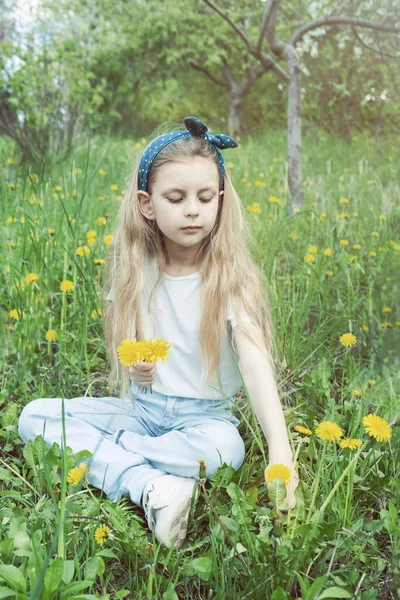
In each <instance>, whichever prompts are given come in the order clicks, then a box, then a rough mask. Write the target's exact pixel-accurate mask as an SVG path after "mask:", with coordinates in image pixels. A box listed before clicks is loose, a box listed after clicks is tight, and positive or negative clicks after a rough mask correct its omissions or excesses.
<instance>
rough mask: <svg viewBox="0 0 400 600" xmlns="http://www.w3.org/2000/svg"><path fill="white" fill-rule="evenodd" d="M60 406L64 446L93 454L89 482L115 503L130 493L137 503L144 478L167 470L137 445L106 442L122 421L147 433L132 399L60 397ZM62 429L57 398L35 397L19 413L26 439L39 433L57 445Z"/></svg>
mask: <svg viewBox="0 0 400 600" xmlns="http://www.w3.org/2000/svg"><path fill="white" fill-rule="evenodd" d="M64 411H65V432H66V445H67V446H69V447H70V448H71V449H72V452H73V454H75V453H77V452H79V451H80V450H89V451H90V452H91V453H92V455H93V456H92V458H91V459H90V461H89V464H88V466H89V470H90V473H89V476H88V481H89V482H90V483H91V484H92V485H94V486H95V487H97V488H99V489H103V490H104V492H105V493H106V494H107V496H109V498H110V499H111V500H113V501H114V502H117V501H118V500H119V498H120V496H121V495H129V496H130V497H131V499H132V501H133V502H134V503H135V504H138V505H139V506H140V505H141V496H142V492H143V488H144V486H145V485H146V483H147V481H149V479H152V478H153V477H157V476H159V475H164V474H165V472H164V471H163V470H161V469H159V468H158V467H157V468H154V466H153V465H151V464H150V463H149V460H148V459H147V458H145V457H143V456H142V455H141V454H140V452H139V450H138V449H136V450H135V451H130V452H127V451H126V450H124V449H123V448H122V447H119V446H116V445H115V444H114V443H113V442H112V441H110V437H111V435H112V434H113V433H115V431H116V430H117V429H118V428H119V427H122V426H124V427H125V428H127V429H130V430H131V431H132V432H135V435H137V436H138V437H139V438H141V437H142V436H143V435H146V434H149V433H150V430H149V429H148V427H146V423H145V421H144V420H143V419H142V418H141V417H140V415H138V414H137V411H136V410H135V408H134V407H133V406H132V404H131V403H130V402H129V401H128V400H125V401H124V404H123V403H122V401H121V400H120V399H119V398H113V397H104V398H91V397H83V398H72V399H64ZM62 431H63V429H62V399H61V398H42V399H38V400H33V401H32V402H30V403H29V404H27V405H26V406H25V408H24V409H23V411H22V413H21V415H20V418H19V425H18V432H19V435H20V436H21V438H22V439H23V440H24V441H25V442H26V441H28V440H33V439H35V438H36V437H37V436H38V435H42V436H43V438H44V440H45V442H46V444H47V445H48V446H49V447H50V446H52V444H53V443H54V442H56V443H57V444H59V445H60V447H61V440H62Z"/></svg>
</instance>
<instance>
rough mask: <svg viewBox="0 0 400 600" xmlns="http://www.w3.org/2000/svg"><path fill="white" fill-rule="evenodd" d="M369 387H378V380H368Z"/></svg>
mask: <svg viewBox="0 0 400 600" xmlns="http://www.w3.org/2000/svg"><path fill="white" fill-rule="evenodd" d="M368 383H369V385H371V386H372V385H376V379H368Z"/></svg>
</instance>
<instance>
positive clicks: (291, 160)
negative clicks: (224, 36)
mask: <svg viewBox="0 0 400 600" xmlns="http://www.w3.org/2000/svg"><path fill="white" fill-rule="evenodd" d="M203 2H205V4H207V5H208V6H209V7H210V8H212V9H213V10H214V11H215V12H216V13H217V14H218V15H220V17H221V18H222V19H224V20H225V21H226V22H227V23H228V24H229V25H230V26H231V28H232V29H233V31H234V32H235V33H236V35H237V36H239V37H240V38H241V40H242V42H243V43H244V45H245V47H246V49H247V51H248V52H249V54H251V55H252V56H254V57H255V58H257V59H258V60H259V62H260V63H261V65H264V66H265V67H267V68H268V69H272V70H274V72H275V73H276V74H277V75H279V76H280V78H281V80H282V81H283V82H285V83H286V84H287V85H288V108H287V163H288V186H289V193H290V196H291V203H290V207H289V212H290V214H294V211H295V209H296V208H300V207H301V206H302V205H303V201H304V196H303V177H302V165H301V93H300V92H301V88H300V73H301V68H300V57H299V54H298V52H297V48H296V47H297V45H298V44H299V42H300V41H301V40H302V39H303V38H304V36H305V35H306V34H308V33H309V32H311V31H314V30H316V29H320V28H324V29H325V33H326V35H329V33H330V32H331V31H332V28H337V26H339V25H343V26H348V27H350V28H351V30H352V31H353V32H355V31H356V30H358V29H359V28H360V29H368V30H373V31H376V32H378V31H380V32H386V33H392V34H393V33H400V29H399V28H397V27H393V26H392V25H391V24H390V23H391V22H395V21H396V18H395V17H396V16H397V15H398V14H399V15H400V8H399V7H394V8H393V7H392V5H391V4H389V5H388V13H387V14H383V16H382V19H381V22H380V23H374V22H372V21H370V20H368V19H366V18H362V17H363V15H362V16H356V15H355V14H354V15H353V14H350V15H345V14H342V15H340V14H335V10H333V11H332V12H331V14H330V15H328V16H324V17H321V18H311V19H310V20H309V21H307V22H306V23H304V24H303V25H300V26H299V27H297V29H295V31H294V32H293V33H292V34H291V35H290V36H289V37H288V39H287V40H283V39H281V38H280V37H279V34H278V32H277V16H278V9H281V11H282V7H281V2H280V1H279V0H267V2H266V3H265V7H264V12H263V16H262V22H261V27H260V30H259V35H258V39H257V42H256V44H255V45H254V44H252V43H251V41H250V39H249V38H248V36H247V35H246V32H245V31H244V30H243V28H242V27H240V26H239V25H238V24H237V23H236V22H235V21H234V20H233V19H232V18H231V17H230V16H229V15H228V13H227V12H224V11H223V10H221V8H220V7H219V6H217V5H216V4H215V3H214V2H212V0H203ZM360 5H361V2H359V3H358V5H357V6H356V9H357V8H359V7H360ZM364 6H365V9H364V12H366V13H368V16H369V12H375V13H376V12H377V11H376V4H375V3H371V2H369V1H367V2H365V3H364ZM320 8H325V6H323V3H322V2H321V5H320ZM362 12H363V11H362ZM357 35H359V34H357ZM265 40H266V41H267V43H268V45H269V49H270V51H271V53H272V54H270V53H266V52H264V51H263V49H262V46H263V43H264V41H265ZM382 52H383V51H382V49H378V50H377V53H378V54H382ZM282 59H283V60H284V61H285V62H286V63H287V72H286V71H284V69H282V68H281V67H280V65H279V62H278V61H280V60H282Z"/></svg>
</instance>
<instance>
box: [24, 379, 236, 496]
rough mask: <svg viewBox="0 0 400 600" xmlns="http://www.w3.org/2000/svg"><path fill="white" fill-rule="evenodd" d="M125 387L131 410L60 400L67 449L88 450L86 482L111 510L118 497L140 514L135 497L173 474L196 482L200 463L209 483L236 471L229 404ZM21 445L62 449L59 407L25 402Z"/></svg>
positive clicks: (123, 405) (110, 403) (51, 401)
mask: <svg viewBox="0 0 400 600" xmlns="http://www.w3.org/2000/svg"><path fill="white" fill-rule="evenodd" d="M142 389H143V388H139V387H138V386H137V385H136V384H134V383H133V382H132V392H133V394H134V397H135V398H136V401H135V403H134V405H133V404H132V402H131V400H129V399H128V398H126V399H124V401H122V400H120V399H119V398H114V397H104V398H92V397H82V398H72V399H67V398H65V399H64V410H65V432H66V445H67V446H69V447H70V448H71V449H72V453H73V454H75V453H76V452H79V451H80V450H89V451H90V452H91V453H92V458H91V459H90V460H89V464H88V467H89V471H90V472H89V475H88V481H89V483H91V484H92V485H93V486H94V487H96V488H99V489H102V490H104V492H105V493H106V494H107V496H108V497H109V498H110V499H111V500H113V501H114V502H117V501H118V500H119V498H120V497H121V495H124V496H130V498H131V500H132V502H134V503H135V504H137V505H139V506H142V493H143V489H144V487H145V485H146V483H147V482H148V481H149V480H150V479H152V478H153V477H157V476H159V475H164V474H165V473H172V474H174V475H180V476H184V477H196V476H197V475H198V473H199V466H200V465H199V461H200V460H203V461H204V462H205V465H206V476H207V477H212V476H213V475H214V474H215V472H216V470H217V469H218V468H219V467H220V466H221V465H222V464H223V463H226V464H227V465H232V466H233V467H234V468H235V469H238V468H239V467H240V466H241V465H242V463H243V460H244V455H245V448H244V443H243V440H242V438H241V436H240V434H239V432H238V430H237V427H238V425H239V420H238V419H237V418H236V417H235V416H234V415H233V414H232V412H231V406H232V404H233V403H234V397H231V398H229V399H228V400H203V399H200V398H183V397H179V396H166V395H164V394H160V393H158V392H154V391H153V392H152V393H149V392H148V393H145V394H143V393H142ZM18 432H19V435H20V436H21V438H22V439H23V440H24V441H25V442H27V441H28V440H33V439H35V437H37V436H38V435H42V436H43V438H44V440H45V442H46V444H47V445H48V446H49V447H50V446H52V444H53V443H54V442H56V443H57V444H59V445H60V447H61V441H62V440H61V438H62V400H61V398H41V399H38V400H32V402H30V403H29V404H27V405H26V406H25V408H24V409H23V411H22V413H21V415H20V418H19V425H18Z"/></svg>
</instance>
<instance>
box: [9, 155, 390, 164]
mask: <svg viewBox="0 0 400 600" xmlns="http://www.w3.org/2000/svg"><path fill="white" fill-rule="evenodd" d="M389 158H390V157H389ZM7 164H8V165H13V164H14V159H13V158H7Z"/></svg>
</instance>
